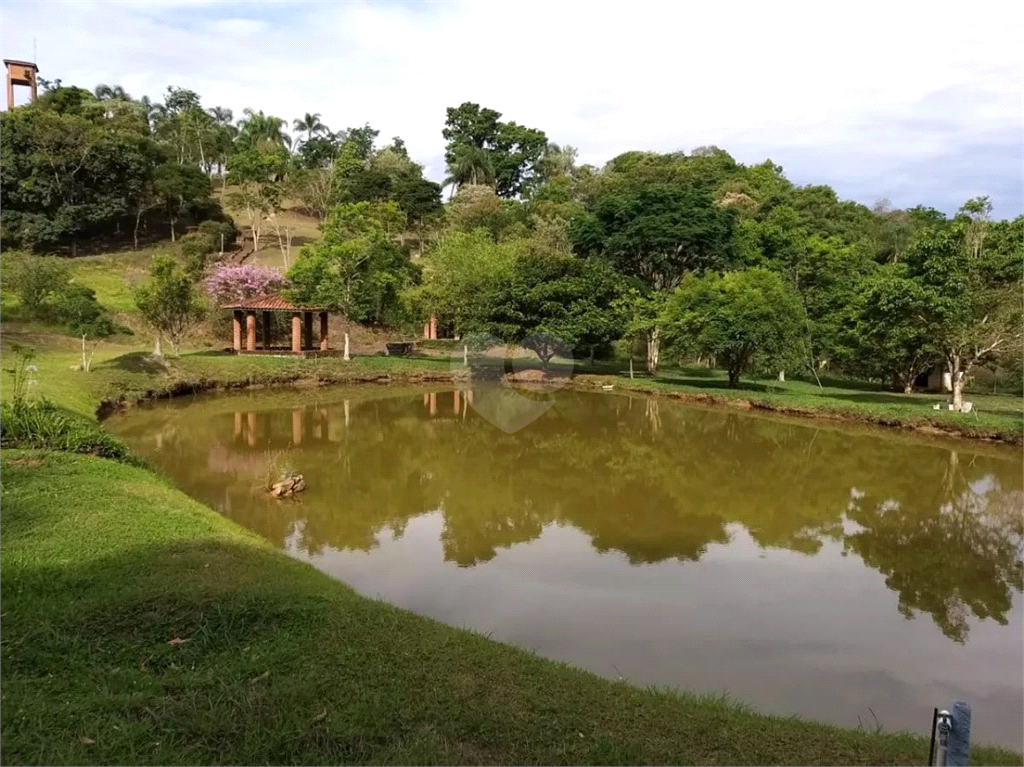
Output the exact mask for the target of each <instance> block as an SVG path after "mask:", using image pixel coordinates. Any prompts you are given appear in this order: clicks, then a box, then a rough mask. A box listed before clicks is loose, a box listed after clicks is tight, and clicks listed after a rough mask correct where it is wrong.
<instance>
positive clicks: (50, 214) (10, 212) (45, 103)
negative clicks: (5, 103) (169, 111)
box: [0, 89, 158, 252]
mask: <svg viewBox="0 0 1024 767" xmlns="http://www.w3.org/2000/svg"><path fill="white" fill-rule="evenodd" d="M78 90H80V89H78ZM78 90H76V89H60V90H59V91H51V92H50V93H47V94H44V97H40V99H39V101H37V102H36V103H35V104H32V105H28V106H25V107H22V108H19V109H16V110H11V111H8V112H4V113H3V115H2V116H0V224H2V227H0V238H2V240H3V245H4V246H5V247H7V248H10V247H18V246H20V247H26V248H30V249H41V248H56V247H58V246H60V245H62V244H65V243H68V242H70V243H71V245H72V251H73V252H74V250H75V247H76V242H77V240H78V239H79V238H81V237H85V236H89V235H91V234H94V233H97V232H100V231H103V230H105V229H110V228H113V227H114V226H115V225H116V223H117V222H118V221H119V220H120V217H121V216H123V215H125V214H126V213H129V212H134V211H133V210H131V208H132V204H131V203H130V202H129V200H130V198H131V197H132V196H133V195H134V194H135V193H136V191H137V190H138V189H140V188H141V187H144V186H145V185H146V184H147V183H148V182H149V180H150V179H151V178H152V175H153V169H154V167H155V166H156V164H157V162H158V152H157V150H156V147H155V146H154V144H153V141H152V139H151V138H150V137H149V136H148V135H147V134H148V128H147V127H146V126H145V125H144V122H143V120H142V118H141V116H140V115H139V114H138V113H137V112H134V111H132V110H128V112H124V111H122V110H119V109H111V110H107V111H105V110H104V109H103V108H102V107H101V106H100V104H99V102H97V101H96V100H95V99H94V98H93V97H92V95H91V94H89V93H88V92H86V91H83V92H82V93H81V94H79V93H78ZM68 93H71V94H73V96H74V97H73V98H72V97H70V96H69V97H67V98H64V97H63V94H68ZM104 103H105V104H112V103H115V102H104ZM126 106H127V105H126Z"/></svg>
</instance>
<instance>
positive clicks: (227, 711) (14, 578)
mask: <svg viewBox="0 0 1024 767" xmlns="http://www.w3.org/2000/svg"><path fill="white" fill-rule="evenodd" d="M0 461H2V464H3V471H2V475H3V505H4V526H5V530H4V532H5V535H4V537H3V538H2V539H0V546H2V552H3V556H2V557H0V569H2V579H0V583H2V589H3V603H4V644H3V671H4V679H3V682H4V684H3V704H4V705H3V711H4V722H3V761H4V763H18V762H24V763H122V762H133V763H138V762H140V761H146V762H200V763H209V762H222V763H259V762H268V761H269V762H274V763H283V762H296V763H303V762H305V763H335V762H373V763H385V762H387V763H508V764H515V763H519V764H522V763H563V764H572V763H591V764H596V763H708V764H711V763H720V764H742V763H749V764H770V763H808V764H815V763H818V764H826V763H828V764H914V763H916V764H923V763H924V761H925V760H926V758H927V750H928V742H927V740H926V739H924V738H922V737H919V736H916V735H910V734H904V733H875V732H869V731H860V730H848V729H842V728H836V727H831V726H828V725H823V724H817V723H813V722H808V721H805V720H801V719H798V718H784V717H775V716H765V715H761V714H757V713H754V712H752V711H751V710H750V709H748V708H746V707H744V706H742V705H738V704H734V703H731V702H728V701H726V700H724V699H720V698H714V697H700V696H695V695H691V694H687V693H682V692H673V691H665V690H654V689H647V690H644V689H641V688H638V687H633V686H631V685H629V684H626V683H623V682H615V681H611V680H606V679H601V678H599V677H597V676H595V675H593V674H590V673H588V672H585V671H582V670H579V669H575V668H573V667H571V666H568V665H566V664H562V663H557V662H554V661H548V660H545V659H542V658H540V657H538V656H536V655H534V654H532V653H529V652H527V651H525V650H520V649H517V648H514V647H512V646H509V645H505V644H502V643H499V642H495V641H492V640H489V639H487V638H485V637H483V636H481V635H479V634H477V633H474V632H471V631H466V630H463V629H459V628H453V627H449V626H446V625H444V624H441V623H438V622H437V621H434V620H431V619H428V618H424V617H420V616H417V615H415V614H413V613H411V612H408V611H406V610H402V609H399V608H396V607H393V606H390V605H387V604H385V603H383V602H380V601H376V600H372V599H367V598H364V597H361V596H358V595H357V594H355V592H353V591H352V590H351V589H350V588H349V587H347V586H345V585H344V584H341V583H339V582H337V581H335V580H333V579H331V578H330V577H328V576H327V575H324V574H322V573H320V572H319V571H317V570H315V569H314V568H313V567H312V566H310V565H307V564H305V563H301V562H298V561H296V560H293V559H291V558H290V557H288V556H287V555H286V554H284V553H283V552H281V551H279V550H276V549H274V547H272V546H271V545H270V544H268V543H267V542H265V541H262V540H261V539H259V538H258V537H257V536H255V535H253V534H252V533H249V532H248V531H246V530H244V529H242V528H240V527H239V526H237V525H235V524H234V523H232V522H230V521H228V520H227V519H225V518H224V517H222V516H221V515H219V514H217V513H216V512H214V511H213V510H211V509H209V508H208V507H205V506H203V505H201V504H199V503H198V502H196V501H194V500H192V499H191V498H189V497H187V496H186V495H185V494H183V493H181V492H180V491H178V490H176V489H174V488H173V487H172V486H171V485H170V483H169V482H167V481H166V480H165V479H163V478H162V477H160V476H158V475H156V474H154V473H153V472H151V471H149V470H147V469H143V468H137V467H131V466H127V465H124V464H120V463H116V462H114V461H110V460H107V459H101V458H94V457H91V456H78V455H70V454H58V453H52V452H48V451H38V450H33V451H12V450H4V451H2V452H0ZM54 497H60V498H61V499H62V503H61V504H59V505H58V504H54V503H53V498H54ZM126 516H128V517H130V518H131V520H132V524H131V525H127V526H126V525H125V524H124V520H125V517H126ZM211 573H216V574H217V575H216V577H211ZM175 638H180V639H181V640H183V641H182V642H181V643H180V644H178V645H174V644H173V643H172V640H174V639H175ZM169 643H171V644H170V646H169ZM268 672H269V673H268ZM240 719H241V720H243V721H244V723H245V724H244V726H239V720H240ZM972 763H975V764H1021V763H1022V757H1021V755H1020V754H1016V753H1013V752H1010V751H1006V750H1003V749H998V748H988V747H977V748H975V749H973V750H972Z"/></svg>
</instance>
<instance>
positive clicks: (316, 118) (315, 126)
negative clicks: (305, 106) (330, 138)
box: [292, 112, 331, 141]
mask: <svg viewBox="0 0 1024 767" xmlns="http://www.w3.org/2000/svg"><path fill="white" fill-rule="evenodd" d="M292 128H293V129H294V130H296V131H298V132H300V133H301V132H305V134H306V141H309V140H310V139H311V138H313V136H315V135H316V134H318V133H330V132H331V131H330V129H329V128H328V127H327V126H326V125H324V124H323V122H321V120H320V113H319V112H317V113H316V114H310V113H309V112H306V114H305V115H304V116H303V117H302V118H301V119H299V120H294V121H293V122H292Z"/></svg>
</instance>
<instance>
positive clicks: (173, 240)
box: [171, 216, 175, 242]
mask: <svg viewBox="0 0 1024 767" xmlns="http://www.w3.org/2000/svg"><path fill="white" fill-rule="evenodd" d="M171 242H175V239H174V216H171Z"/></svg>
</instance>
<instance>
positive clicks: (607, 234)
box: [570, 183, 733, 373]
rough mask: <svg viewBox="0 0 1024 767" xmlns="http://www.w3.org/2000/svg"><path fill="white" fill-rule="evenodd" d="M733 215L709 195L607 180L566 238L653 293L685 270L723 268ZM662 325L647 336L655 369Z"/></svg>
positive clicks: (671, 283)
mask: <svg viewBox="0 0 1024 767" xmlns="http://www.w3.org/2000/svg"><path fill="white" fill-rule="evenodd" d="M732 227H733V213H732V212H730V211H729V210H725V209H722V208H719V207H717V206H716V205H715V204H714V201H713V199H712V197H711V195H710V194H707V193H705V192H701V191H699V190H696V189H692V188H687V187H682V186H675V185H669V184H662V183H656V184H647V183H641V184H639V186H638V187H631V186H629V185H627V184H622V183H620V184H609V185H608V186H607V188H606V189H604V190H602V191H601V192H600V193H599V194H598V196H597V197H596V199H595V201H594V202H593V203H592V205H591V207H590V210H589V211H588V212H587V213H586V214H584V215H581V216H578V217H576V218H575V219H574V220H573V222H572V224H571V226H570V236H571V237H572V239H573V243H574V245H575V247H576V249H577V251H578V252H580V253H582V254H585V255H589V256H601V257H603V258H606V259H608V260H609V261H610V262H611V263H612V264H613V265H614V266H615V267H616V268H618V269H619V271H621V272H623V273H624V274H626V275H627V276H630V277H635V278H637V279H639V280H640V281H641V282H642V283H643V285H644V286H645V287H646V289H647V290H648V291H650V292H654V293H662V292H669V291H671V290H672V289H674V288H675V287H676V286H678V285H679V284H680V282H681V281H682V279H683V277H684V276H685V275H686V274H688V273H689V272H700V271H702V270H706V269H718V268H722V267H724V266H725V265H726V264H727V263H728V261H729V259H730V255H731V235H732ZM660 333H661V329H660V326H658V325H657V324H655V325H653V326H652V327H651V328H650V330H649V332H648V334H647V349H648V351H647V369H648V370H649V371H650V372H652V373H653V372H655V371H656V370H657V369H658V360H659V349H660V338H661V336H660Z"/></svg>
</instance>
